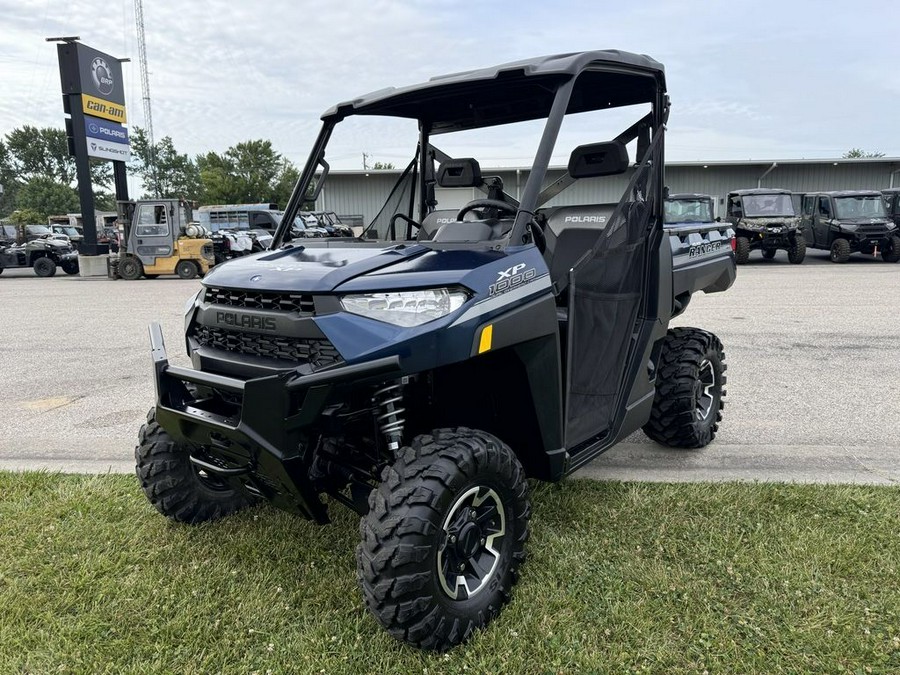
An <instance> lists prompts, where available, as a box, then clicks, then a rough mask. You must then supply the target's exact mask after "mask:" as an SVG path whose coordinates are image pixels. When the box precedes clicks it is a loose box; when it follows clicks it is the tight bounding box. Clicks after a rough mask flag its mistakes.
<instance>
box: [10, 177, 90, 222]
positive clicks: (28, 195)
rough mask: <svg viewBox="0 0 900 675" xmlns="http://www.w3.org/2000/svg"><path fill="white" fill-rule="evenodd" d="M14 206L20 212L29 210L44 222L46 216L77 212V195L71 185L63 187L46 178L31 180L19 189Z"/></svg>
mask: <svg viewBox="0 0 900 675" xmlns="http://www.w3.org/2000/svg"><path fill="white" fill-rule="evenodd" d="M16 206H17V207H18V208H19V209H20V210H24V209H30V210H32V211H34V212H36V213H38V214H40V216H41V218H40V220H39V221H38V222H46V221H47V216H51V215H57V214H61V213H71V212H74V211H78V209H79V208H80V207H79V202H78V193H77V192H76V191H75V189H74V188H73V187H72V186H71V185H65V184H63V183H60V182H58V181H55V180H53V179H52V178H48V177H47V176H37V177H35V178H32V179H31V180H29V181H28V182H27V183H25V184H24V185H23V186H22V187H21V188H19V193H18V195H17V196H16Z"/></svg>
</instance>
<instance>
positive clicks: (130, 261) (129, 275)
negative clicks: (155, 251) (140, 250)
mask: <svg viewBox="0 0 900 675" xmlns="http://www.w3.org/2000/svg"><path fill="white" fill-rule="evenodd" d="M143 273H144V266H143V265H142V264H141V261H140V260H138V259H137V258H133V257H131V256H129V257H127V258H125V259H124V260H121V261H119V276H120V277H122V278H123V279H125V280H127V281H135V280H136V279H140V278H141V275H142V274H143Z"/></svg>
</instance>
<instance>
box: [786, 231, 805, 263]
mask: <svg viewBox="0 0 900 675" xmlns="http://www.w3.org/2000/svg"><path fill="white" fill-rule="evenodd" d="M805 258H806V237H804V236H803V235H802V234H800V233H799V232H798V233H797V234H795V235H794V238H793V239H792V240H791V244H790V246H789V247H788V262H789V263H791V264H792V265H799V264H800V263H802V262H803V261H804V259H805Z"/></svg>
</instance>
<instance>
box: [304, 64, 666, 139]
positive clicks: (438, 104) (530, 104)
mask: <svg viewBox="0 0 900 675" xmlns="http://www.w3.org/2000/svg"><path fill="white" fill-rule="evenodd" d="M585 71H586V72H585ZM581 73H584V75H583V76H582V77H580V78H579V79H578V82H577V83H576V88H575V91H574V92H573V94H572V99H571V102H570V104H569V109H568V111H567V112H569V113H575V112H586V111H589V110H600V109H602V108H614V107H618V106H624V105H632V104H636V103H646V102H649V101H653V100H654V97H655V95H656V92H657V91H658V90H659V88H663V89H664V88H665V70H664V68H663V66H662V64H661V63H658V62H657V61H655V60H653V59H652V58H650V57H649V56H645V55H642V54H632V53H629V52H621V51H618V50H606V51H590V52H576V53H571V54H557V55H554V56H541V57H537V58H532V59H524V60H522V61H513V62H511V63H505V64H502V65H499V66H492V67H490V68H481V69H478V70H468V71H464V72H460V73H454V74H451V75H442V76H439V77H433V78H431V79H430V80H428V81H427V82H423V83H421V84H416V85H411V86H407V87H401V88H395V87H388V88H387V89H380V90H378V91H374V92H371V93H369V94H365V95H363V96H360V97H358V98H355V99H352V100H350V101H345V102H343V103H339V104H338V105H336V106H334V107H332V108H330V109H329V110H327V111H326V112H325V113H324V114H323V115H322V119H328V118H331V117H338V118H340V117H344V116H347V115H387V116H392V117H407V118H411V119H418V120H422V121H424V122H429V123H431V125H432V132H433V133H439V132H441V131H454V130H459V129H474V128H478V127H485V126H492V125H496V124H509V123H512V122H522V121H525V120H532V119H539V118H542V117H546V116H547V115H548V114H549V112H550V106H551V105H552V103H553V97H554V95H555V92H556V88H557V86H558V85H559V83H561V82H563V81H565V80H567V79H569V78H571V77H573V76H575V75H579V74H581ZM648 75H649V76H650V77H646V76H648Z"/></svg>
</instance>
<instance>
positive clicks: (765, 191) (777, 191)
mask: <svg viewBox="0 0 900 675" xmlns="http://www.w3.org/2000/svg"><path fill="white" fill-rule="evenodd" d="M728 194H729V195H740V196H741V197H743V196H745V195H789V194H792V193H791V191H790V190H785V189H784V188H750V189H747V190H732V191H731V192H729V193H728Z"/></svg>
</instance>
